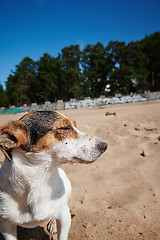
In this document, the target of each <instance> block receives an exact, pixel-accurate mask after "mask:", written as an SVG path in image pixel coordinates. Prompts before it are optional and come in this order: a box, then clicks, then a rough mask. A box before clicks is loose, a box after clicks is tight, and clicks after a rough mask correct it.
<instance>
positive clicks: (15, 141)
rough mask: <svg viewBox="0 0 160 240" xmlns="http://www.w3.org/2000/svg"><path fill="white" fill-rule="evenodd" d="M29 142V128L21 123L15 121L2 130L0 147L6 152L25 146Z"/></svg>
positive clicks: (0, 132) (0, 129) (0, 131)
mask: <svg viewBox="0 0 160 240" xmlns="http://www.w3.org/2000/svg"><path fill="white" fill-rule="evenodd" d="M27 140H28V134H27V128H26V126H25V125H24V124H23V123H21V122H18V121H14V122H11V123H8V124H6V125H4V126H2V127H1V128H0V147H1V148H3V149H5V150H10V149H13V148H18V147H20V146H22V145H25V144H26V143H27Z"/></svg>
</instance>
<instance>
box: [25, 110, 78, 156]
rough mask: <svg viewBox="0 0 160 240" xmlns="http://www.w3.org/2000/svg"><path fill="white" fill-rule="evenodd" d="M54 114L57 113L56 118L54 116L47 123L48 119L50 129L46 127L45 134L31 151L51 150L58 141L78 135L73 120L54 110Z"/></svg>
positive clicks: (46, 124)
mask: <svg viewBox="0 0 160 240" xmlns="http://www.w3.org/2000/svg"><path fill="white" fill-rule="evenodd" d="M50 113H53V112H50ZM54 114H56V115H55V116H56V118H54V120H53V121H50V120H49V121H48V123H47V119H46V122H45V126H48V129H46V130H47V131H46V132H45V134H44V135H43V136H42V137H40V138H38V141H36V143H35V144H33V145H32V146H31V149H30V150H31V151H35V152H41V151H44V150H49V149H52V148H53V147H54V146H55V145H56V144H58V142H60V141H63V140H64V139H66V138H77V137H78V136H77V132H76V131H75V130H74V128H73V124H72V120H70V119H68V118H66V117H64V116H63V115H61V114H58V113H57V112H54ZM74 125H75V122H74ZM43 127H44V126H43Z"/></svg>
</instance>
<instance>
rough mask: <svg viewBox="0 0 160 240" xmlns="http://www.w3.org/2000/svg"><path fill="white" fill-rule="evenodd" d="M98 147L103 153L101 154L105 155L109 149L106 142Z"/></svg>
mask: <svg viewBox="0 0 160 240" xmlns="http://www.w3.org/2000/svg"><path fill="white" fill-rule="evenodd" d="M97 145H98V148H99V150H100V151H101V153H104V152H105V151H106V149H107V147H108V145H107V143H106V142H100V143H98V144H97Z"/></svg>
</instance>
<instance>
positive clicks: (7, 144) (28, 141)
mask: <svg viewBox="0 0 160 240" xmlns="http://www.w3.org/2000/svg"><path fill="white" fill-rule="evenodd" d="M0 147H1V149H3V150H4V151H6V152H8V151H11V150H12V149H15V148H17V149H19V148H20V149H22V150H23V151H24V152H26V153H40V152H47V153H49V154H50V155H51V156H52V158H53V159H58V161H59V162H72V163H73V162H84V163H85V162H86V163H89V162H92V161H95V160H96V159H97V158H98V157H99V156H100V155H101V154H102V153H103V152H104V151H105V150H106V148H107V143H106V142H103V141H101V140H100V139H98V138H95V137H91V136H89V135H88V134H85V133H83V132H81V131H79V130H78V129H77V128H76V124H75V122H74V121H72V120H70V119H68V118H67V117H65V116H64V115H62V114H60V113H57V112H53V111H36V112H31V113H29V114H26V115H24V116H23V117H22V118H20V119H19V120H18V121H13V122H11V123H8V124H6V125H4V126H2V127H1V128H0Z"/></svg>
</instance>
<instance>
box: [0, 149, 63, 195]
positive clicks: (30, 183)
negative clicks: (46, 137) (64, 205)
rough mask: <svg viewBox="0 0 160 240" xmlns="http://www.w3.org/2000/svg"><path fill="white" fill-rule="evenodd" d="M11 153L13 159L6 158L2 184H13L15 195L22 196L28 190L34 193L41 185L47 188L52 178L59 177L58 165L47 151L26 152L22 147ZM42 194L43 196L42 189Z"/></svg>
mask: <svg viewBox="0 0 160 240" xmlns="http://www.w3.org/2000/svg"><path fill="white" fill-rule="evenodd" d="M11 154H12V161H11V162H9V161H8V160H7V158H6V159H5V161H4V163H3V165H2V169H1V177H2V179H1V184H3V187H4V188H5V189H7V188H8V187H7V184H9V185H11V186H10V189H12V190H11V191H13V195H14V194H17V195H19V196H22V195H24V194H25V191H28V190H29V191H30V192H32V193H33V194H34V191H37V189H38V188H39V186H43V189H45V185H46V184H47V185H49V184H48V182H49V181H51V178H52V181H56V179H57V178H58V177H59V174H58V165H57V163H55V164H54V161H53V159H52V158H51V155H50V154H49V153H47V152H41V153H25V152H24V151H22V150H21V149H14V150H13V151H12V152H11ZM55 162H56V161H55ZM27 189H28V190H27ZM48 191H49V189H48ZM44 194H47V189H45V190H44ZM48 194H49V193H48ZM37 195H38V193H37ZM41 195H42V196H43V192H42V191H41ZM31 199H32V198H31Z"/></svg>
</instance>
